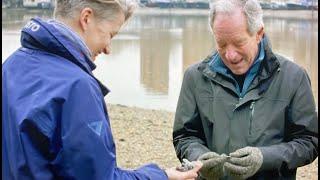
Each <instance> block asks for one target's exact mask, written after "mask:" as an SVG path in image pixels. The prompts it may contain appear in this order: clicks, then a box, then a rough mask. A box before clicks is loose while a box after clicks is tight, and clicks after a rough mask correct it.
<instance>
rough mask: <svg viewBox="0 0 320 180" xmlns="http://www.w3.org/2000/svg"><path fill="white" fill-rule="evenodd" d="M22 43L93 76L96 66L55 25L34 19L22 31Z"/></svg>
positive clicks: (23, 45)
mask: <svg viewBox="0 0 320 180" xmlns="http://www.w3.org/2000/svg"><path fill="white" fill-rule="evenodd" d="M20 42H21V45H22V47H25V48H30V49H38V50H44V51H46V52H50V53H53V54H56V55H59V56H61V57H64V58H66V59H68V60H70V61H72V62H73V63H75V64H77V65H78V66H80V67H81V68H82V69H83V70H85V71H86V72H88V73H90V74H91V71H92V70H94V69H95V68H96V66H95V64H94V63H93V62H92V61H91V60H90V59H89V58H88V57H87V56H86V55H85V53H84V52H83V51H81V49H79V48H78V46H76V45H74V44H73V43H72V42H71V41H69V40H68V38H67V37H64V35H63V34H62V33H60V32H59V30H57V29H56V28H55V27H54V26H53V24H51V23H50V22H46V21H43V20H41V19H40V18H32V19H31V20H30V21H29V22H28V23H27V24H26V25H25V26H24V27H23V29H22V32H21V38H20Z"/></svg>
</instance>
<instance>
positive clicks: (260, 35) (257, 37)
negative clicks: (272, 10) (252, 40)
mask: <svg viewBox="0 0 320 180" xmlns="http://www.w3.org/2000/svg"><path fill="white" fill-rule="evenodd" d="M263 35H264V27H263V26H262V27H261V28H260V29H259V31H258V32H257V36H256V40H257V42H258V43H259V42H260V41H261V39H262V38H263Z"/></svg>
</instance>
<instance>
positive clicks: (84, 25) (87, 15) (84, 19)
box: [79, 7, 93, 32]
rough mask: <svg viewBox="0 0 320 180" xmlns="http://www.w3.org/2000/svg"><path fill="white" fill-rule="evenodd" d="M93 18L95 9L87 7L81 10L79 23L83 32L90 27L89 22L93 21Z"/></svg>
mask: <svg viewBox="0 0 320 180" xmlns="http://www.w3.org/2000/svg"><path fill="white" fill-rule="evenodd" d="M92 19H93V10H92V9H91V8H87V7H86V8H84V9H82V10H81V12H80V19H79V23H80V27H81V29H82V31H83V32H86V30H87V29H88V26H89V23H91V22H92Z"/></svg>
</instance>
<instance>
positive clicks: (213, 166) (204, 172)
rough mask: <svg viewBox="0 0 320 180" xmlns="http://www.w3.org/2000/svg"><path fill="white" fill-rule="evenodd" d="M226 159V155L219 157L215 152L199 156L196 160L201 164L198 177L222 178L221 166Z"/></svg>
mask: <svg viewBox="0 0 320 180" xmlns="http://www.w3.org/2000/svg"><path fill="white" fill-rule="evenodd" d="M227 159H228V156H226V155H219V154H217V153H215V152H207V153H205V154H203V155H201V156H200V157H199V158H198V160H199V161H201V162H202V163H203V166H202V168H201V169H200V171H199V172H200V176H201V177H203V178H206V179H212V180H214V179H219V178H220V177H223V174H224V173H223V164H224V162H226V160H227Z"/></svg>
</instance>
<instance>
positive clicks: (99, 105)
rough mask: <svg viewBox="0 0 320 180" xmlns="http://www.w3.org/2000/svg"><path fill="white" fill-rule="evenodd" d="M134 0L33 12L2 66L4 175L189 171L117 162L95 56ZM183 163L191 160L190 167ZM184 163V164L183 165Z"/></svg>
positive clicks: (74, 2) (69, 2) (66, 0)
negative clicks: (49, 15)
mask: <svg viewBox="0 0 320 180" xmlns="http://www.w3.org/2000/svg"><path fill="white" fill-rule="evenodd" d="M134 6H135V5H134V3H133V1H129V0H127V1H124V0H57V3H56V6H55V12H54V16H55V19H52V20H42V19H40V18H33V19H31V21H30V22H28V23H27V25H26V26H25V27H24V28H23V29H22V34H21V45H22V47H21V48H19V49H18V50H17V51H16V52H14V53H13V54H12V55H11V56H10V57H9V58H8V59H7V60H6V61H5V62H4V63H3V66H2V98H3V99H2V158H3V159H2V178H3V179H10V180H11V179H19V180H20V179H39V180H44V179H77V180H81V179H83V180H92V179H96V180H103V179H105V180H111V179H121V180H124V179H157V180H158V179H159V180H160V179H194V178H195V177H197V171H198V170H199V168H200V167H201V162H193V164H191V165H190V164H189V169H184V170H186V172H180V171H178V170H176V168H175V167H173V168H170V169H166V170H162V169H161V168H159V166H158V165H156V164H153V163H150V164H147V165H145V166H142V167H140V168H138V169H135V170H124V169H120V168H118V167H117V162H116V152H115V143H114V140H113V137H112V131H111V126H110V122H109V117H108V113H107V108H106V104H105V102H104V96H105V95H106V94H107V93H108V91H109V90H108V89H107V88H106V87H105V86H104V85H103V84H101V83H100V82H99V81H98V80H97V79H96V78H95V77H94V75H93V74H92V70H93V69H94V68H95V65H94V63H93V61H94V59H95V57H96V56H97V55H98V54H100V53H105V54H109V53H110V42H111V39H112V38H113V37H114V36H115V35H116V34H117V33H118V32H119V30H120V28H121V27H122V25H123V24H124V23H125V22H126V21H127V20H128V18H129V17H130V16H131V14H132V12H133V8H134ZM190 168H193V169H192V170H190ZM182 170H183V169H182Z"/></svg>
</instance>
